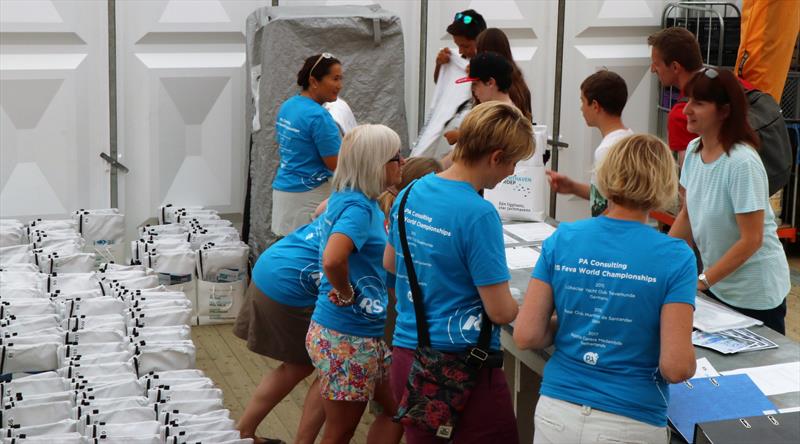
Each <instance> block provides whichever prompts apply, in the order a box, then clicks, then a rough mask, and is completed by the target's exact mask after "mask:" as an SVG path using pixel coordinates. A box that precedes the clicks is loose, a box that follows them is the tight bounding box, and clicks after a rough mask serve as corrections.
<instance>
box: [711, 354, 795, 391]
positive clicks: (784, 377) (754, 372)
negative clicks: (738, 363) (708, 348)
mask: <svg viewBox="0 0 800 444" xmlns="http://www.w3.org/2000/svg"><path fill="white" fill-rule="evenodd" d="M742 373H744V374H746V375H748V376H750V379H752V380H753V382H754V383H755V384H756V385H757V386H758V388H759V389H761V391H762V392H764V394H765V395H767V396H772V395H779V394H781V393H792V392H800V361H798V362H788V363H785V364H775V365H765V366H763V367H748V368H740V369H737V370H730V371H727V372H722V374H723V375H738V374H742Z"/></svg>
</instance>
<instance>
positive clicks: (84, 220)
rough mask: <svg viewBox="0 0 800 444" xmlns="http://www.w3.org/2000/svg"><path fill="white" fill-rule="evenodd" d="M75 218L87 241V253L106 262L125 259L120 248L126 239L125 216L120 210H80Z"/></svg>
mask: <svg viewBox="0 0 800 444" xmlns="http://www.w3.org/2000/svg"><path fill="white" fill-rule="evenodd" d="M73 217H74V218H75V219H76V220H77V222H78V232H79V233H80V234H81V236H83V238H84V239H86V244H87V247H86V248H87V249H88V250H87V251H89V252H92V253H96V254H97V255H98V257H101V258H104V259H105V260H112V261H114V260H117V261H118V260H122V259H123V258H122V257H121V254H120V253H122V252H121V251H120V249H119V247H120V246H121V245H122V241H123V239H124V238H125V216H124V215H123V214H120V213H119V210H117V209H116V208H111V209H105V210H80V211H76V212H75V215H74V216H73Z"/></svg>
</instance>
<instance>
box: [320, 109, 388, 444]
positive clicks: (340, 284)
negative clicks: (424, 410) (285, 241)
mask: <svg viewBox="0 0 800 444" xmlns="http://www.w3.org/2000/svg"><path fill="white" fill-rule="evenodd" d="M402 165H403V158H402V157H401V156H400V137H399V136H398V135H397V133H395V132H394V131H392V130H391V129H389V128H388V127H386V126H384V125H361V126H358V127H356V128H355V129H353V130H352V131H351V132H349V133H347V135H346V136H345V137H344V140H343V141H342V148H341V151H340V152H339V164H338V166H337V168H336V173H335V174H334V176H333V182H332V184H331V185H332V187H333V194H331V197H330V199H329V200H328V206H327V209H326V210H325V213H324V214H323V215H322V216H321V217H323V218H324V220H323V221H322V224H321V235H320V239H321V243H320V260H321V266H322V271H323V275H322V279H321V282H320V286H319V295H318V298H317V304H316V308H315V309H314V314H313V315H312V317H311V325H310V326H309V329H308V335H307V336H306V348H307V349H308V353H309V356H310V357H311V361H312V362H313V364H314V367H316V368H317V370H318V372H319V379H320V392H321V395H322V398H323V409H324V411H325V420H326V425H325V432H324V434H323V437H322V442H323V443H346V442H349V441H350V439H351V438H352V436H353V433H354V432H355V429H356V426H358V422H359V420H360V418H361V415H362V414H363V412H364V408H365V407H366V406H367V402H368V401H369V400H370V399H374V400H375V401H376V402H378V403H379V404H380V405H381V407H382V408H383V409H382V413H381V414H379V415H378V416H377V418H376V419H375V422H373V424H372V428H371V429H370V434H369V437H368V441H370V442H373V441H374V440H376V439H381V441H382V442H387V443H391V442H398V441H399V440H400V437H401V436H402V429H401V428H400V427H399V426H398V425H397V424H395V423H393V422H392V420H391V417H392V415H394V414H395V411H396V403H395V402H394V399H393V397H392V394H391V392H390V391H389V386H388V370H389V367H388V366H389V349H388V347H387V345H386V342H385V341H384V340H383V329H384V323H385V320H386V305H387V303H388V297H387V291H386V286H385V284H384V280H385V277H386V274H385V272H384V271H383V268H382V266H381V264H382V258H383V250H384V247H385V246H386V230H385V228H384V218H385V217H384V214H383V212H382V211H381V209H380V207H379V206H378V202H377V198H378V196H379V195H380V194H381V193H382V192H383V191H384V190H385V189H386V188H388V187H391V186H397V185H399V184H400V180H401V169H400V168H401V167H402Z"/></svg>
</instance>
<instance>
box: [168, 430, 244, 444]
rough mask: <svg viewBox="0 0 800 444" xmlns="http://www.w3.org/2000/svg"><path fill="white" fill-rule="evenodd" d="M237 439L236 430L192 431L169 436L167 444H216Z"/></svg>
mask: <svg viewBox="0 0 800 444" xmlns="http://www.w3.org/2000/svg"><path fill="white" fill-rule="evenodd" d="M237 439H240V438H239V431H238V430H229V431H225V432H202V431H193V432H187V433H180V434H178V435H175V436H171V437H170V438H169V439H168V440H167V443H171V444H196V443H203V444H206V443H208V444H211V443H214V444H217V443H220V442H224V441H230V440H237Z"/></svg>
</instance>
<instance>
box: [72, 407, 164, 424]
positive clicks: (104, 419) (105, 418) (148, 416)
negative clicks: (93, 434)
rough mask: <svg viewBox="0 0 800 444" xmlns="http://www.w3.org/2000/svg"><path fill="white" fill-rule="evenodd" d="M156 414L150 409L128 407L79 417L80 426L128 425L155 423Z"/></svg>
mask: <svg viewBox="0 0 800 444" xmlns="http://www.w3.org/2000/svg"><path fill="white" fill-rule="evenodd" d="M155 419H156V413H155V410H153V409H152V408H151V407H129V408H126V409H114V410H106V411H103V412H98V413H91V412H90V413H87V414H86V415H83V416H81V418H80V422H81V424H95V423H106V424H130V423H135V422H142V421H155Z"/></svg>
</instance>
